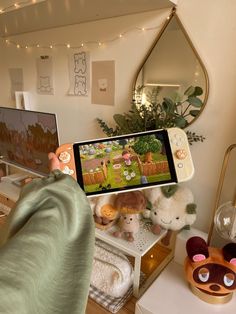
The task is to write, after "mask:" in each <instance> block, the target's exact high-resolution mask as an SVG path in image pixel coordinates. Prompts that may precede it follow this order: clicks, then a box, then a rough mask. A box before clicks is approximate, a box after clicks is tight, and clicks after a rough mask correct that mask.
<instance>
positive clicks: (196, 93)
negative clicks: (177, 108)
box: [193, 86, 203, 96]
mask: <svg viewBox="0 0 236 314" xmlns="http://www.w3.org/2000/svg"><path fill="white" fill-rule="evenodd" d="M202 94H203V89H202V88H201V87H200V86H196V87H195V91H194V95H193V96H200V95H202Z"/></svg>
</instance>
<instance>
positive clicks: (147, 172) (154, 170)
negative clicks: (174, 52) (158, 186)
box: [138, 158, 169, 176]
mask: <svg viewBox="0 0 236 314" xmlns="http://www.w3.org/2000/svg"><path fill="white" fill-rule="evenodd" d="M138 166H139V170H140V173H141V174H142V175H143V176H151V175H155V174H159V173H166V172H168V171H169V166H168V162H167V161H166V160H164V161H153V162H149V163H147V162H146V163H142V162H141V161H140V159H139V158H138Z"/></svg>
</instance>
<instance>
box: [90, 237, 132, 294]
mask: <svg viewBox="0 0 236 314" xmlns="http://www.w3.org/2000/svg"><path fill="white" fill-rule="evenodd" d="M132 283H133V268H132V266H131V264H130V262H129V260H128V258H127V257H126V256H125V255H124V254H123V253H121V252H120V251H118V250H116V249H114V248H112V247H111V246H109V245H108V244H106V243H103V242H101V241H96V245H95V254H94V261H93V270H92V276H91V285H92V286H93V287H95V288H97V289H98V290H100V291H102V292H104V293H106V294H107V295H110V296H112V297H115V298H120V297H123V296H124V295H125V294H126V292H127V291H128V290H129V288H130V287H131V286H132Z"/></svg>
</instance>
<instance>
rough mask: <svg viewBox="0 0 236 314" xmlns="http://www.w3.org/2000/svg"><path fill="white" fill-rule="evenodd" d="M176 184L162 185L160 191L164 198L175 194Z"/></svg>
mask: <svg viewBox="0 0 236 314" xmlns="http://www.w3.org/2000/svg"><path fill="white" fill-rule="evenodd" d="M178 188H179V187H178V185H177V184H175V185H167V186H162V187H161V191H162V193H163V194H164V196H165V197H166V198H170V197H171V196H173V195H174V194H175V192H176V191H177V190H178Z"/></svg>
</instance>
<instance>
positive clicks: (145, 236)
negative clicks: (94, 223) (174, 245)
mask: <svg viewBox="0 0 236 314" xmlns="http://www.w3.org/2000/svg"><path fill="white" fill-rule="evenodd" d="M117 230H118V228H117V226H113V227H112V228H110V229H109V230H105V231H104V230H100V229H97V228H96V238H98V239H100V240H102V241H104V242H106V243H108V244H110V245H112V246H114V247H116V248H117V249H119V250H121V251H123V252H124V253H127V254H129V255H131V256H134V257H142V256H144V255H145V254H146V253H147V252H148V251H149V250H150V249H151V248H152V247H153V246H154V245H155V244H156V243H157V242H159V241H160V240H161V239H162V238H163V237H164V236H165V235H166V233H167V231H166V230H162V231H161V233H160V234H159V235H156V234H153V233H152V232H151V231H150V224H147V223H145V222H143V221H141V222H140V230H139V232H138V233H137V234H136V235H134V241H133V242H128V241H126V240H125V239H123V238H116V237H114V236H113V235H112V233H113V232H114V231H117Z"/></svg>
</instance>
